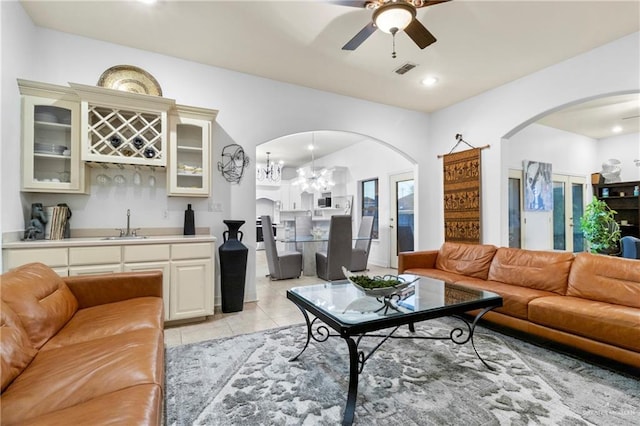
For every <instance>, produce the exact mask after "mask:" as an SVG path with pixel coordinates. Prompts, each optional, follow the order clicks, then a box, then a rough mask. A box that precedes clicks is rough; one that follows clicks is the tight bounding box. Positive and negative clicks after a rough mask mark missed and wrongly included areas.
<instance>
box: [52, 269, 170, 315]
mask: <svg viewBox="0 0 640 426" xmlns="http://www.w3.org/2000/svg"><path fill="white" fill-rule="evenodd" d="M63 279H64V282H65V283H66V284H67V286H69V289H71V292H72V293H73V295H74V296H75V297H76V299H78V308H79V309H82V308H88V307H90V306H96V305H103V304H105V303H113V302H120V301H122V300H127V299H133V298H136V297H148V296H153V297H160V298H161V297H162V272H161V271H148V272H119V273H115V274H100V275H79V276H73V277H64V278H63Z"/></svg>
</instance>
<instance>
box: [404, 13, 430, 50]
mask: <svg viewBox="0 0 640 426" xmlns="http://www.w3.org/2000/svg"><path fill="white" fill-rule="evenodd" d="M404 32H405V33H407V35H408V36H409V37H411V40H413V41H414V42H415V44H417V45H418V47H419V48H420V49H424V48H425V47H427V46H429V45H430V44H432V43H435V42H436V38H435V37H434V36H433V34H431V33H430V32H429V30H428V29H426V28H425V26H424V25H422V24H421V23H420V21H418V20H417V19H414V20H413V21H411V23H410V24H409V25H408V26H407V28H405V29H404Z"/></svg>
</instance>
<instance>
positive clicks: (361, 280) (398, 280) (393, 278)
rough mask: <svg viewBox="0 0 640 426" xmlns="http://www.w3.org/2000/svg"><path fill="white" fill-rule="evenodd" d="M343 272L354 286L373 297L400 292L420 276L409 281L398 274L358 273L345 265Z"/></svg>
mask: <svg viewBox="0 0 640 426" xmlns="http://www.w3.org/2000/svg"><path fill="white" fill-rule="evenodd" d="M342 273H343V274H344V276H345V277H347V280H348V281H349V282H350V283H351V284H353V286H354V287H356V288H357V289H358V290H361V291H363V292H364V294H366V295H367V296H373V297H389V296H391V295H393V294H396V293H398V292H400V291H401V290H402V289H404V288H406V287H408V286H409V284H412V283H414V282H415V281H417V280H418V279H419V277H416V278H415V279H413V280H412V281H408V280H406V279H405V278H403V277H399V276H397V275H385V276H382V277H381V276H374V277H368V276H366V275H356V274H354V273H353V272H351V271H349V270H348V269H347V268H345V267H344V266H343V267H342Z"/></svg>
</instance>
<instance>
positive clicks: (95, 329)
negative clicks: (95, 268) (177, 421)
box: [0, 263, 164, 426]
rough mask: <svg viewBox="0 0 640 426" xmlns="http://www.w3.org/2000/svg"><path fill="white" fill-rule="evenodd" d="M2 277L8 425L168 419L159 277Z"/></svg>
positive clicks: (21, 271)
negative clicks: (164, 405) (164, 416)
mask: <svg viewBox="0 0 640 426" xmlns="http://www.w3.org/2000/svg"><path fill="white" fill-rule="evenodd" d="M0 279H1V283H0V285H1V291H2V293H1V298H2V301H1V307H0V318H1V322H0V325H1V329H0V330H1V334H0V343H1V345H0V358H1V368H2V370H1V371H0V373H1V376H2V394H1V396H0V407H1V416H0V423H1V424H2V425H3V426H9V425H14V424H20V425H79V424H91V425H105V424H122V425H159V424H160V423H161V422H162V401H163V386H164V337H163V311H162V310H163V304H162V273H161V272H136V273H120V274H106V275H92V276H78V277H69V278H61V277H59V276H58V275H57V274H56V273H55V272H54V271H53V270H51V269H50V268H49V267H47V266H45V265H43V264H41V263H30V264H27V265H23V266H21V267H18V268H16V269H14V270H11V271H9V272H7V273H5V274H3V275H2V276H0Z"/></svg>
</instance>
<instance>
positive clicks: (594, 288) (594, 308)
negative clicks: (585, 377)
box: [398, 242, 640, 368]
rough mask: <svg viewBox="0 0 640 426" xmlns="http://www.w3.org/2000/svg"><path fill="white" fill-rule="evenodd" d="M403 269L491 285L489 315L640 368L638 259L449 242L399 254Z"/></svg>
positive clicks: (482, 286) (501, 322) (477, 285)
mask: <svg viewBox="0 0 640 426" xmlns="http://www.w3.org/2000/svg"><path fill="white" fill-rule="evenodd" d="M398 273H405V274H416V275H422V276H427V277H431V278H436V279H442V280H445V281H448V282H453V283H458V284H461V285H464V286H468V287H471V288H476V289H481V290H488V291H492V292H494V293H497V294H499V295H501V296H502V298H503V302H504V303H503V306H502V307H500V308H497V309H495V310H494V311H491V312H488V313H487V314H486V315H485V316H484V317H483V318H484V319H485V320H487V321H490V322H494V323H496V324H499V325H502V326H506V327H509V328H512V329H515V330H518V331H521V332H525V333H529V334H531V335H535V336H538V337H541V338H544V339H548V340H552V341H555V342H558V343H560V344H563V345H567V346H570V347H574V348H578V349H580V350H582V351H585V352H589V353H592V354H596V355H599V356H602V357H606V358H608V359H612V360H615V361H617V362H620V363H623V364H626V365H630V366H632V367H634V368H640V261H638V260H631V259H623V258H618V257H612V256H605V255H596V254H590V253H579V254H576V255H574V254H573V253H566V252H552V251H534V250H523V249H515V248H497V247H495V246H492V245H470V244H459V243H450V242H447V243H444V244H443V245H442V247H441V248H440V249H439V250H430V251H418V252H404V253H400V255H399V258H398Z"/></svg>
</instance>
